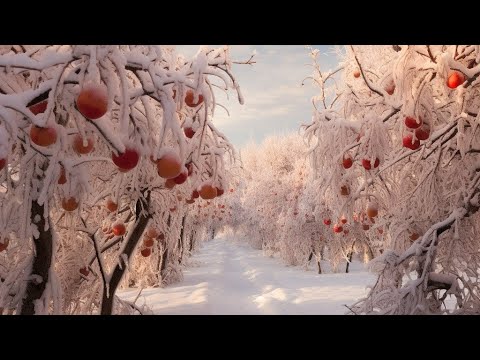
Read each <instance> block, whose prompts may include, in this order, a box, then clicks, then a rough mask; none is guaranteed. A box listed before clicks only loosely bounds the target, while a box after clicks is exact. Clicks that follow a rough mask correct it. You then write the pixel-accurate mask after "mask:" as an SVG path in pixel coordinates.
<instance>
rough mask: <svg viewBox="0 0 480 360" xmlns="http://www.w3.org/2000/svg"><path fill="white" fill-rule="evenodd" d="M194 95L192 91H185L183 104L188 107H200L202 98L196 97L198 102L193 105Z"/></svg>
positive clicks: (200, 96)
mask: <svg viewBox="0 0 480 360" xmlns="http://www.w3.org/2000/svg"><path fill="white" fill-rule="evenodd" d="M194 101H195V93H194V92H193V90H190V89H189V90H187V94H186V95H185V104H187V106H190V107H196V106H198V105H200V104H201V103H202V102H203V96H202V94H199V95H198V101H197V102H196V103H195V102H194Z"/></svg>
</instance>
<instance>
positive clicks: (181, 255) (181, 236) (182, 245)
mask: <svg viewBox="0 0 480 360" xmlns="http://www.w3.org/2000/svg"><path fill="white" fill-rule="evenodd" d="M186 218H187V216H186V215H184V216H183V218H182V228H181V229H180V238H179V239H178V246H179V247H180V257H179V258H178V263H179V264H181V263H182V261H183V248H184V242H185V239H184V238H185V220H186Z"/></svg>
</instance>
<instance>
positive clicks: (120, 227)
mask: <svg viewBox="0 0 480 360" xmlns="http://www.w3.org/2000/svg"><path fill="white" fill-rule="evenodd" d="M112 230H113V233H114V234H115V236H122V235H124V234H125V232H126V230H127V229H126V228H125V225H124V224H122V223H119V224H115V225H113V227H112Z"/></svg>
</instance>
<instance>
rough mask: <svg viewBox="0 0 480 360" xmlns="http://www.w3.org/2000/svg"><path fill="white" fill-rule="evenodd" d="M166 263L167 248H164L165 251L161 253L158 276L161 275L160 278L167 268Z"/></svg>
mask: <svg viewBox="0 0 480 360" xmlns="http://www.w3.org/2000/svg"><path fill="white" fill-rule="evenodd" d="M167 261H168V247H165V251H164V252H163V256H162V266H161V267H160V274H162V278H163V275H164V272H165V269H166V268H167Z"/></svg>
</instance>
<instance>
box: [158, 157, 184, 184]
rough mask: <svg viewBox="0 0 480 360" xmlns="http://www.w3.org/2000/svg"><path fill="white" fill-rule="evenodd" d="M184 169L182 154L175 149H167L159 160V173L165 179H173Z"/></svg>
mask: <svg viewBox="0 0 480 360" xmlns="http://www.w3.org/2000/svg"><path fill="white" fill-rule="evenodd" d="M181 171H182V163H181V161H180V156H179V155H178V154H177V153H176V152H174V151H167V152H166V153H165V154H164V155H162V157H161V158H160V159H158V160H157V172H158V175H159V176H160V177H162V178H164V179H173V178H175V177H177V176H178V175H179V174H180V173H181Z"/></svg>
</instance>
